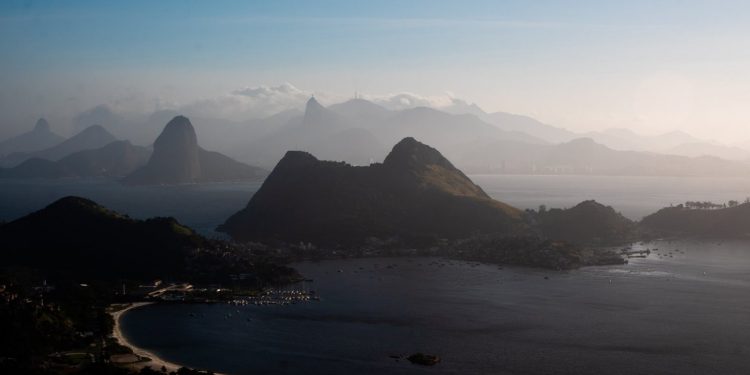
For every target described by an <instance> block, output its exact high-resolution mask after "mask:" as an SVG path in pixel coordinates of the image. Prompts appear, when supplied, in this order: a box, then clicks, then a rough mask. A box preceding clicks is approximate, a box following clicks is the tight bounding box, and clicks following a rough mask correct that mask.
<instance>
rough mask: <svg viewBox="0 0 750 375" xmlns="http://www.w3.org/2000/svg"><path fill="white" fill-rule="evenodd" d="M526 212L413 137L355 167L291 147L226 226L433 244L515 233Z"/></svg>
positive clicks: (237, 232)
mask: <svg viewBox="0 0 750 375" xmlns="http://www.w3.org/2000/svg"><path fill="white" fill-rule="evenodd" d="M520 216H521V212H520V211H518V210H517V209H515V208H513V207H511V206H509V205H507V204H504V203H502V202H498V201H496V200H493V199H491V198H490V197H489V196H487V194H486V193H485V192H484V191H482V189H481V188H480V187H479V186H477V185H475V184H474V183H473V182H472V181H471V180H470V179H469V178H468V177H466V175H464V174H463V173H462V172H461V171H459V170H458V169H456V168H455V167H454V166H453V165H452V164H451V163H450V162H449V161H448V160H447V159H445V158H444V157H443V156H442V155H441V154H440V152H438V151H437V150H435V149H433V148H432V147H429V146H427V145H424V144H422V143H420V142H418V141H416V140H415V139H413V138H405V139H403V140H402V141H401V142H399V143H398V144H396V146H394V147H393V150H392V151H391V152H390V154H389V155H388V156H387V157H386V158H385V161H384V162H383V163H382V164H373V165H370V166H367V167H354V166H351V165H348V164H346V163H342V162H330V161H320V160H318V159H316V158H315V157H314V156H312V155H310V154H308V153H306V152H300V151H289V152H287V153H286V155H285V156H284V158H283V159H282V160H281V161H280V162H279V163H278V165H277V166H276V168H274V170H273V171H272V172H271V174H270V175H269V176H268V178H267V179H266V181H265V182H264V184H263V186H262V187H261V188H260V190H258V192H257V193H256V194H255V195H254V196H253V197H252V199H251V200H250V202H249V203H248V205H247V207H246V208H245V209H243V210H242V211H240V212H238V213H236V214H235V215H233V216H232V217H230V218H229V219H228V220H227V221H226V223H224V224H223V225H221V226H220V228H219V230H221V231H224V232H227V233H228V234H229V235H231V236H232V237H233V238H234V239H237V240H241V241H260V242H274V241H280V242H286V243H299V242H304V243H308V242H309V243H312V244H316V245H323V246H338V245H348V244H352V245H355V244H363V243H365V242H367V241H372V240H375V239H377V240H381V241H382V240H397V241H401V242H403V243H408V244H415V245H419V244H429V243H434V242H435V241H436V240H438V239H456V238H464V237H468V236H471V235H472V234H477V233H513V232H515V231H517V230H519V229H520V228H521V227H522V226H523V224H522V221H521V220H520Z"/></svg>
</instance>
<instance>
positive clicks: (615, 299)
mask: <svg viewBox="0 0 750 375" xmlns="http://www.w3.org/2000/svg"><path fill="white" fill-rule="evenodd" d="M643 246H644V247H649V248H659V251H658V252H654V253H652V255H651V256H649V258H647V259H634V260H632V262H631V264H629V265H625V266H614V267H593V268H585V269H581V270H576V271H570V272H553V271H543V270H531V269H523V268H508V267H505V268H504V269H499V268H498V267H497V266H491V265H477V264H474V263H466V262H458V261H448V260H442V259H430V258H401V259H358V260H342V261H325V262H320V263H301V264H297V265H295V267H297V268H298V269H299V270H300V271H301V272H302V273H303V274H304V275H305V276H307V277H310V278H313V279H314V280H315V281H314V282H313V283H310V284H308V286H312V287H313V288H314V289H315V290H316V291H317V292H318V293H319V294H320V296H321V297H322V300H321V301H320V302H311V303H306V304H297V305H291V306H284V307H281V306H247V307H234V306H229V305H224V304H216V305H154V306H148V307H145V308H142V309H139V310H134V311H132V312H131V313H128V314H126V315H125V317H124V318H123V329H124V332H125V334H126V335H127V336H128V337H129V338H130V339H131V340H132V342H134V343H135V344H136V345H138V346H141V347H143V348H146V349H149V350H152V351H154V352H156V353H158V354H159V355H161V356H163V357H164V358H165V359H168V360H171V361H175V362H178V363H182V364H186V365H189V366H195V367H199V368H208V369H212V370H215V371H222V372H227V373H237V374H242V373H274V374H293V373H312V374H383V373H397V374H399V373H401V374H411V373H441V374H551V373H555V374H748V373H750V360H749V359H748V358H750V298H748V292H750V248H749V244H748V243H747V242H723V243H718V242H670V243H668V242H662V243H652V244H646V245H643ZM678 249H679V251H677V250H678ZM660 254H663V255H660ZM670 255H671V256H670ZM339 270H341V271H342V272H338V271H339ZM545 277H547V279H545ZM230 313H231V314H232V315H231V317H228V314H230ZM417 351H422V352H425V353H434V354H438V355H440V356H441V357H442V358H443V362H442V363H440V364H439V365H437V366H435V367H432V368H423V367H419V366H416V365H412V364H410V363H408V362H406V361H404V360H400V361H397V360H395V359H393V358H390V357H389V356H390V355H401V354H409V353H413V352H417Z"/></svg>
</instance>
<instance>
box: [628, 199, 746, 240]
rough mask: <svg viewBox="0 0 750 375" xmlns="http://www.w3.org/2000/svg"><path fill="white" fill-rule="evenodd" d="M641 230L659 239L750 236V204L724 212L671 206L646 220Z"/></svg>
mask: <svg viewBox="0 0 750 375" xmlns="http://www.w3.org/2000/svg"><path fill="white" fill-rule="evenodd" d="M640 229H641V230H642V231H643V232H644V233H646V234H648V235H651V236H658V237H673V236H679V237H707V238H742V237H750V203H744V204H740V205H737V206H734V207H728V208H721V209H695V208H687V207H685V206H684V205H679V206H675V207H667V208H663V209H661V210H659V211H658V212H656V213H654V214H651V215H649V216H646V217H645V218H643V220H641V222H640Z"/></svg>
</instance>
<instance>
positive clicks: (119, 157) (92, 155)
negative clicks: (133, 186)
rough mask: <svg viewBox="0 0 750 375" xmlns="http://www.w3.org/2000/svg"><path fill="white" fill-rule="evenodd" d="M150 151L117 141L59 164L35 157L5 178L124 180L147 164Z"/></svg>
mask: <svg viewBox="0 0 750 375" xmlns="http://www.w3.org/2000/svg"><path fill="white" fill-rule="evenodd" d="M150 155H151V150H150V149H148V148H146V147H141V146H134V145H132V144H131V143H130V142H128V141H115V142H112V143H109V144H107V145H105V146H104V147H101V148H96V149H91V150H84V151H78V152H74V153H72V154H70V155H68V156H66V157H64V158H62V159H60V160H58V161H51V160H47V159H42V158H38V157H34V158H31V159H28V160H26V161H24V162H23V163H21V164H19V165H17V166H15V167H13V168H8V169H0V177H5V178H46V179H50V178H74V177H123V176H126V175H128V174H130V173H132V172H133V171H135V170H136V169H137V168H138V167H141V166H143V165H144V164H146V162H147V161H148V158H149V156H150Z"/></svg>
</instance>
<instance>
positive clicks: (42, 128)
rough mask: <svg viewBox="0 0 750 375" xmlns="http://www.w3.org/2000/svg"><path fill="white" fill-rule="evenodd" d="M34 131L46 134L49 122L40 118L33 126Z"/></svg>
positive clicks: (48, 129)
mask: <svg viewBox="0 0 750 375" xmlns="http://www.w3.org/2000/svg"><path fill="white" fill-rule="evenodd" d="M34 131H35V132H39V133H48V132H49V131H50V127H49V122H47V120H45V119H44V118H40V119H39V120H37V121H36V125H34Z"/></svg>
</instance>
